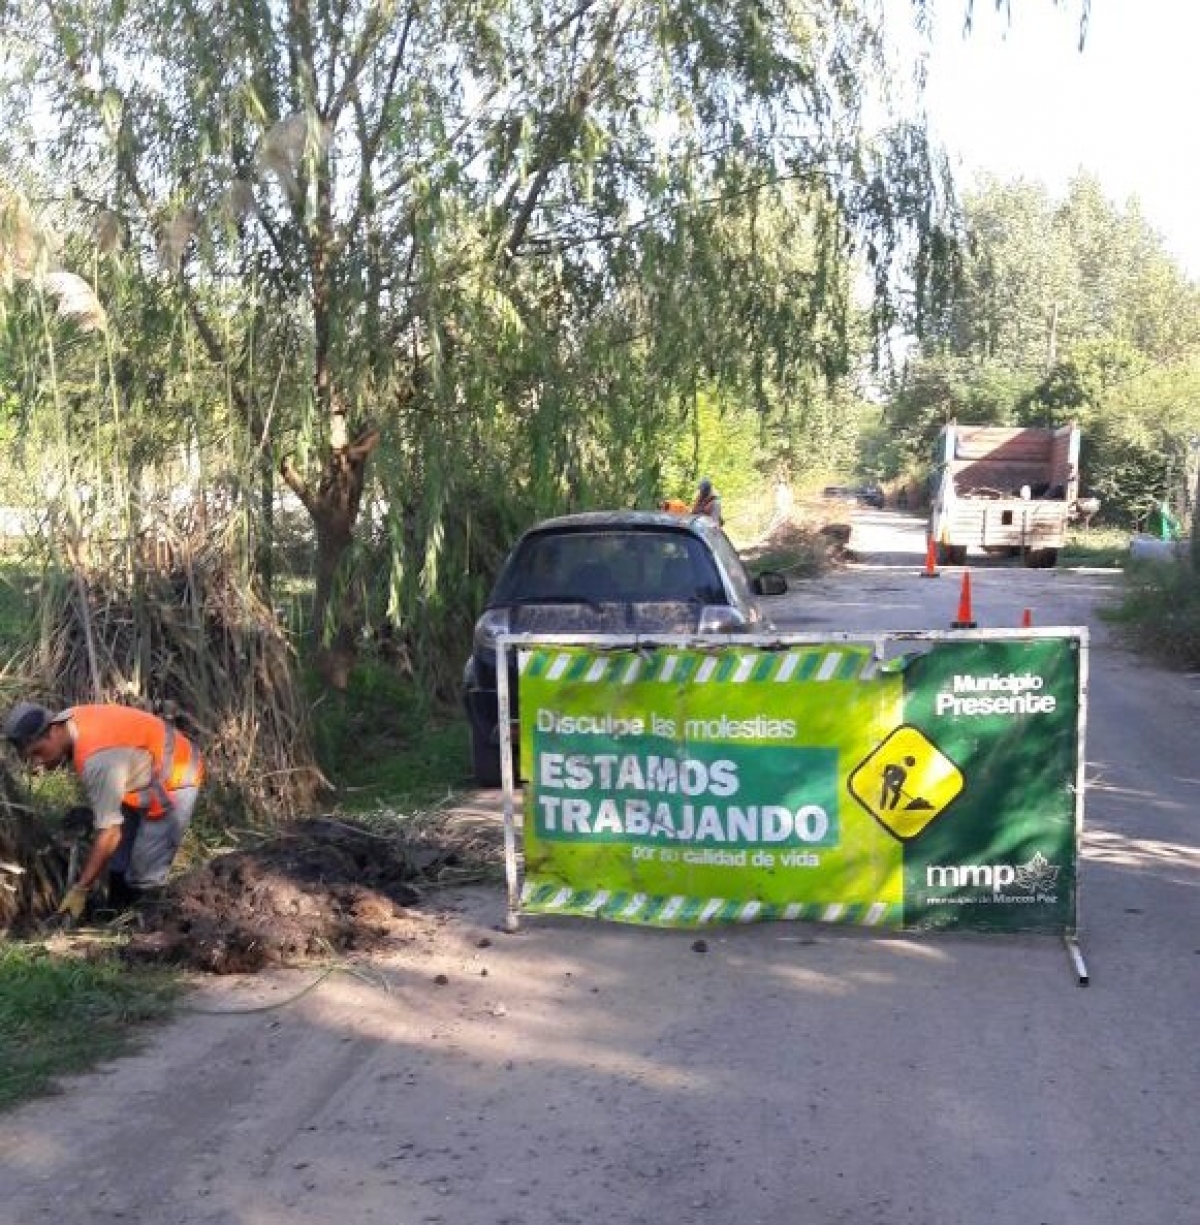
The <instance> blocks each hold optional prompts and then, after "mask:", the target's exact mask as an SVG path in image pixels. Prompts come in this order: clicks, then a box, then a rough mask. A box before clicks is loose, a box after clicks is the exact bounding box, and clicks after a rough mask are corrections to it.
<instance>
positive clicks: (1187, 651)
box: [1106, 562, 1200, 669]
mask: <svg viewBox="0 0 1200 1225" xmlns="http://www.w3.org/2000/svg"><path fill="white" fill-rule="evenodd" d="M1106 619H1107V620H1109V621H1110V622H1112V623H1114V624H1116V625H1118V626H1120V628H1121V630H1122V632H1123V633H1124V635H1125V637H1126V638H1127V639H1128V640H1129V641H1130V643H1131V644H1132V645H1133V646H1134V647H1135V648H1137V649H1138V650H1141V651H1144V652H1145V653H1146V654H1147V655H1152V656H1153V657H1154V658H1156V659H1159V660H1162V662H1163V663H1166V664H1169V665H1170V666H1172V667H1177V668H1187V669H1200V572H1198V571H1197V570H1195V569H1194V568H1193V567H1192V565H1191V564H1190V563H1188V562H1178V563H1173V562H1139V563H1134V564H1131V565H1129V566H1127V567H1126V591H1125V598H1124V599H1123V600H1122V601H1121V603H1120V604H1119V605H1118V606H1117V607H1116V608H1115V609H1113V610H1110V611H1109V612H1108V613H1107V614H1106Z"/></svg>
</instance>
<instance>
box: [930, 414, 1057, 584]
mask: <svg viewBox="0 0 1200 1225" xmlns="http://www.w3.org/2000/svg"><path fill="white" fill-rule="evenodd" d="M1078 496H1079V428H1078V426H1075V425H1064V426H1060V427H1058V428H1038V427H1034V426H1024V427H1013V428H1009V427H1000V426H981V425H959V424H958V423H957V422H955V421H951V422H950V423H949V424H947V425H945V426H943V427H942V430H941V432H940V433H939V435H938V441H937V450H936V456H935V464H934V471H933V474H932V480H931V506H930V516H929V535H930V538H931V539H932V540H933V542H934V545H935V547H936V551H937V557H938V560H939V561H940V562H942V563H943V564H945V565H962V564H963V563H964V562H965V561H966V558H967V550H968V549H969V548H972V547H974V548H980V549H983V550H985V551H986V552H988V553H1003V554H1008V555H1010V556H1014V557H1016V556H1019V557H1021V558H1022V560H1023V561H1024V563H1025V565H1027V566H1053V565H1055V564H1056V563H1057V561H1058V554H1059V550H1060V549H1061V548H1062V547H1063V545H1064V544H1065V542H1066V534H1067V524H1068V522H1069V521H1070V519H1071V518H1072V517H1073V516H1074V514H1075V510H1074V507H1075V503H1076V501H1077V499H1078Z"/></svg>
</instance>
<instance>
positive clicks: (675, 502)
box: [662, 498, 690, 515]
mask: <svg viewBox="0 0 1200 1225" xmlns="http://www.w3.org/2000/svg"><path fill="white" fill-rule="evenodd" d="M662 508H663V510H665V511H670V513H671V514H673V515H686V514H687V513H688V511H689V509H690V507H689V506H688V504H687V503H686V502H685V501H684V500H683V499H682V498H667V500H666V501H665V502H663V504H662Z"/></svg>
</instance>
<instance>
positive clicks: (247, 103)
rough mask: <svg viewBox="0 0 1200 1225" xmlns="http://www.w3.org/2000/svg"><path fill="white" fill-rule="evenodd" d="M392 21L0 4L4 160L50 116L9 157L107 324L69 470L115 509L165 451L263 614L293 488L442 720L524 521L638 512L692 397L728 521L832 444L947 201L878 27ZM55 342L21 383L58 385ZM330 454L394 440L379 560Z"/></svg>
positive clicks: (580, 9)
mask: <svg viewBox="0 0 1200 1225" xmlns="http://www.w3.org/2000/svg"><path fill="white" fill-rule="evenodd" d="M378 14H379V9H378V7H377V6H376V5H374V4H372V3H367V2H366V0H352V2H351V3H348V4H344V5H340V6H336V7H335V8H332V9H331V8H329V7H328V6H302V7H301V8H299V9H297V10H296V11H295V12H294V13H293V14H292V16H291V18H290V19H289V20H288V21H287V22H283V21H280V20H278V13H277V6H276V5H274V4H271V3H268V0H253V2H251V3H247V4H239V5H235V6H217V7H216V8H215V9H214V8H213V6H212V5H210V4H207V3H204V4H201V3H198V2H196V0H185V2H183V3H176V2H174V0H173V2H172V3H170V4H164V3H161V0H137V2H136V3H129V4H122V5H116V6H103V5H102V6H85V7H83V8H78V7H76V6H72V5H67V6H65V7H58V8H56V9H55V11H54V13H53V14H52V15H51V14H48V13H47V11H46V9H45V6H43V5H39V4H34V3H28V4H23V3H17V4H13V5H9V6H7V7H6V9H5V17H4V19H5V21H6V29H7V30H11V31H12V33H13V35H14V38H13V42H12V52H13V53H12V57H11V59H10V60H9V61H8V66H9V67H10V68H11V70H12V75H13V80H12V81H11V82H8V83H9V84H11V85H12V88H11V89H10V90H8V91H7V92H5V91H0V119H3V120H4V123H0V131H3V132H4V133H5V135H4V136H3V137H2V138H0V139H3V141H4V148H5V151H7V152H9V153H11V154H12V164H13V166H14V167H16V166H18V165H19V164H20V163H21V161H22V158H21V154H22V150H23V148H24V146H23V145H22V143H21V137H22V136H23V135H30V134H32V133H33V131H34V124H33V116H34V114H35V113H36V111H37V109H38V107H52V108H53V109H54V112H55V114H56V115H57V116H58V117H59V119H60V123H59V126H58V127H57V129H56V131H55V134H54V140H53V142H52V146H51V144H49V143H47V142H48V138H47V137H46V136H45V135H44V134H43V135H42V137H41V139H40V142H39V143H38V144H37V145H36V146H34V147H35V148H37V149H38V151H39V154H41V153H44V155H45V156H46V157H47V158H52V159H53V160H54V164H53V168H52V174H53V176H54V177H55V178H56V179H58V180H60V181H61V180H62V179H64V178H65V179H67V180H69V181H70V182H71V183H72V184H73V186H74V187H75V188H76V189H77V190H76V191H75V192H74V193H73V194H72V199H73V205H72V206H71V207H70V208H69V209H64V210H62V216H61V221H62V222H63V223H64V229H66V230H67V231H68V232H70V233H73V234H74V235H75V236H76V237H75V242H74V246H73V247H72V248H71V249H72V250H73V252H74V254H73V257H72V258H73V259H74V260H75V264H76V266H77V267H78V268H79V269H80V270H81V271H84V270H85V271H86V272H87V274H88V276H89V278H90V280H91V281H92V283H93V284H94V285H95V286H96V288H97V290H98V291H99V293H100V296H101V298H102V300H103V301H104V304H105V306H106V308H107V310H108V314H109V320H110V323H109V328H108V331H107V332H106V334H105V336H104V337H103V339H102V340H101V339H100V338H93V339H92V340H91V341H88V342H86V343H85V344H83V345H81V346H79V347H78V349H77V353H78V361H77V362H72V363H70V364H69V365H70V369H69V370H68V369H66V368H64V367H63V363H61V362H59V363H58V373H57V375H56V379H55V380H50V379H45V378H41V377H40V376H39V377H38V378H35V380H34V382H36V383H38V385H39V386H42V387H44V388H45V387H49V386H50V385H51V383H52V382H55V385H56V388H57V389H56V390H55V392H54V395H53V397H46V398H42V399H39V400H38V401H37V405H36V407H38V409H39V411H42V412H45V413H46V414H47V416H46V420H47V426H46V436H53V437H54V438H55V439H56V440H57V441H56V443H55V446H56V448H57V452H56V455H55V458H54V466H55V467H56V469H57V471H58V472H59V473H60V474H62V475H68V474H69V475H68V483H69V484H72V485H74V484H83V483H85V480H86V483H87V484H89V485H90V486H92V487H93V488H97V489H101V488H102V489H104V490H106V491H109V490H110V489H111V491H112V492H114V493H119V494H120V493H123V494H125V495H127V496H128V495H130V494H131V493H136V491H137V488H138V480H137V479H135V478H136V477H137V476H138V474H140V472H141V464H142V462H143V461H144V460H146V459H147V458H152V459H154V460H155V461H156V462H159V463H160V464H161V465H162V472H163V473H169V469H168V468H167V464H168V461H170V460H172V459H173V458H174V459H175V461H176V462H177V463H178V462H179V459H178V457H179V452H180V451H182V450H183V449H184V448H186V449H187V454H188V457H189V463H190V468H189V470H188V472H187V483H188V484H190V485H194V483H195V482H196V480H197V475H198V479H199V481H200V482H202V483H203V484H205V485H207V486H209V487H211V486H212V485H213V484H214V483H216V482H218V481H219V482H220V483H221V487H222V489H223V490H224V491H226V492H227V494H228V497H229V498H230V499H231V500H233V501H234V502H235V503H237V504H238V505H240V506H241V507H243V508H244V510H245V522H246V526H245V539H244V541H243V545H244V552H245V554H246V555H247V556H249V555H253V556H255V557H256V558H257V563H258V568H259V577H260V579H261V580H262V581H263V582H264V583H267V582H269V580H270V576H271V569H270V566H271V561H272V560H273V553H272V547H273V543H274V527H273V520H272V514H273V513H274V509H273V508H274V507H275V501H274V497H273V494H274V489H273V484H274V480H275V477H274V473H275V471H276V470H277V465H278V461H279V460H280V459H281V458H282V457H283V456H285V455H291V456H293V457H294V459H295V465H294V467H292V468H291V469H289V472H290V474H291V475H289V476H288V482H289V484H291V485H292V486H293V487H294V488H296V489H298V490H299V491H301V492H302V493H303V494H304V495H305V505H306V506H307V508H308V510H309V513H311V515H312V518H313V523H314V528H315V534H316V537H317V541H316V544H317V546H318V557H319V558H321V559H322V560H324V561H326V562H329V563H331V567H332V569H333V570H335V571H336V584H337V587H338V591H339V592H340V593H344V594H349V593H351V592H353V593H355V594H359V593H362V592H363V589H364V588H367V589H368V590H367V591H366V592H365V594H366V596H367V599H366V600H365V602H363V601H360V602H359V603H360V605H361V606H365V607H367V608H370V607H371V606H372V603H374V604H375V605H376V607H377V606H378V604H379V602H380V601H382V602H383V603H384V606H385V607H386V610H387V615H388V617H389V618H390V619H391V621H392V622H393V624H394V626H395V628H396V631H397V633H398V635H399V636H400V637H401V639H402V640H403V644H404V647H405V651H406V655H407V660H408V666H409V667H410V668H411V669H412V672H413V674H414V675H420V676H425V675H426V674H427V673H428V672H429V671H430V670H432V671H433V673H434V674H435V675H434V680H435V682H436V684H437V687H438V688H439V689H444V688H445V681H446V677H445V675H444V674H445V672H446V670H447V668H448V662H447V661H448V660H450V659H451V658H453V656H454V655H455V654H456V649H455V643H456V642H457V640H458V638H459V636H460V633H461V628H462V626H461V623H460V620H459V618H460V616H461V617H462V619H463V620H467V621H469V614H470V611H471V610H473V607H474V605H475V604H476V603H477V601H478V598H479V592H480V590H481V589H482V588H483V587H485V586H486V583H487V582H488V581H489V580H490V577H491V576H490V574H488V573H487V572H486V567H488V566H489V565H490V564H491V562H492V560H493V558H494V556H495V554H496V553H497V552H498V551H499V546H500V543H501V542H504V543H507V542H508V541H509V540H510V539H511V538H512V536H513V535H514V534H515V530H516V529H517V528H519V527H520V526H523V525H524V524H525V523H527V522H529V521H530V520H531V519H533V518H536V517H538V516H540V515H542V514H544V513H547V512H549V511H557V510H562V509H571V508H575V507H578V506H595V505H614V504H616V505H627V504H630V503H638V504H649V502H650V501H651V500H653V499H654V498H655V497H656V496H657V495H659V494H660V492H661V485H662V479H663V473H662V472H661V471H660V463H659V461H660V459H661V458H662V457H663V456H666V455H674V454H676V453H677V451H678V450H679V448H680V445H681V442H682V440H686V439H689V438H694V437H695V431H694V429H693V426H694V419H693V417H694V414H693V413H692V406H695V405H697V404H700V403H702V401H703V397H705V396H711V397H713V398H714V399H715V401H716V402H718V403H719V404H720V406H721V408H720V414H721V417H722V421H723V422H729V423H731V424H737V426H738V427H739V428H738V430H736V431H735V433H737V435H738V438H739V448H740V449H739V451H738V453H737V454H734V455H732V456H731V459H730V463H729V465H728V469H727V471H726V472H724V473H722V472H721V471H719V470H718V460H720V459H721V458H722V457H716V456H714V457H713V461H712V462H710V463H705V464H704V465H703V466H704V467H706V468H712V469H713V471H712V475H713V477H714V479H717V480H719V481H721V482H723V483H724V485H725V486H726V487H727V488H728V489H729V490H731V491H732V493H733V494H734V495H735V496H736V495H737V494H738V491H739V490H740V489H741V488H742V487H743V486H744V487H745V488H747V489H748V488H750V487H751V486H752V484H753V482H754V480H756V479H757V476H755V475H752V473H754V470H755V469H756V468H762V467H763V466H764V465H765V464H766V463H767V461H768V460H769V461H770V462H771V463H773V464H777V465H778V466H779V467H781V468H782V469H784V470H786V471H788V472H790V473H793V474H794V473H796V472H797V471H798V470H799V469H800V467H801V466H802V464H803V461H804V457H805V455H806V454H807V452H808V449H809V448H811V447H813V446H814V445H816V446H821V447H825V446H826V445H827V444H833V445H835V446H840V445H842V444H843V443H844V442H845V440H846V439H847V438H848V437H849V436H850V434H849V432H848V431H847V430H846V429H845V428H843V424H842V421H841V412H840V409H841V407H843V406H844V405H845V404H846V402H847V400H848V398H849V393H848V392H847V391H846V387H845V383H844V380H845V379H846V378H847V377H848V374H849V372H850V371H852V370H853V369H854V368H855V367H856V365H857V364H858V361H859V358H860V356H861V354H862V351H863V349H864V348H865V347H866V345H867V343H868V339H869V338H868V337H867V335H866V334H865V325H866V324H867V323H872V324H873V325H874V327H875V329H876V334H882V333H883V331H884V330H885V329H887V328H888V327H890V326H892V325H894V324H897V323H912V322H913V321H914V320H915V319H916V317H917V316H919V315H922V314H924V313H925V312H926V311H927V310H928V309H929V308H930V307H931V306H932V305H933V304H934V303H935V301H936V293H935V292H934V290H935V288H936V286H937V285H938V283H939V276H940V271H941V267H942V264H943V263H944V262H945V260H946V259H947V258H948V255H947V253H948V251H949V245H948V243H947V241H946V237H947V236H946V226H947V225H948V221H947V210H946V208H945V200H946V196H945V193H944V190H943V188H942V185H941V177H942V170H941V167H940V165H939V163H938V159H937V158H936V156H935V155H934V154H933V152H932V151H931V150H930V149H929V148H928V146H927V144H926V142H925V139H924V134H923V132H922V131H921V130H920V129H919V128H915V127H913V126H911V125H907V124H905V123H903V122H897V123H895V124H894V125H893V126H891V127H890V128H882V129H880V128H879V127H878V125H877V123H876V120H877V118H878V116H879V115H880V114H882V113H884V109H883V106H882V105H881V106H879V107H876V106H871V105H866V104H865V102H866V99H865V97H864V95H866V94H872V95H874V94H875V92H876V91H878V93H879V95H880V99H879V100H880V101H881V103H883V102H884V99H883V95H884V93H885V92H886V85H887V70H886V66H885V64H884V61H883V57H882V49H881V44H880V29H879V18H880V14H879V13H878V11H877V10H876V9H874V8H873V7H872V6H867V7H865V8H859V7H856V6H847V5H844V4H842V3H840V2H839V0H820V2H819V3H817V4H811V3H801V2H800V0H780V3H777V4H771V5H765V6H757V7H755V8H754V11H753V13H752V14H751V15H749V16H747V15H745V14H742V15H740V16H735V17H733V18H731V17H730V9H729V6H728V5H727V4H726V3H724V2H720V3H718V2H717V0H686V3H683V4H678V5H673V6H668V7H667V8H664V7H662V6H655V5H628V4H616V3H611V2H609V0H603V2H601V3H597V4H589V5H582V6H580V5H575V4H570V3H564V2H561V0H536V2H534V3H528V4H520V5H514V4H509V3H505V2H501V0H489V2H487V3H484V4H482V5H475V6H466V7H464V6H462V5H459V4H454V3H449V2H445V0H435V2H434V3H431V4H427V5H420V6H417V7H414V8H412V9H411V11H409V12H408V13H407V14H406V19H405V20H404V21H394V22H393V21H390V20H379V19H378ZM51 17H53V20H51ZM18 34H19V37H18ZM146 82H153V87H152V88H151V87H149V86H148V85H147V84H146ZM871 100H872V101H875V99H874V98H872V99H871ZM868 115H870V116H871V119H870V124H868V121H867V118H866V117H867V116H868ZM22 168H23V167H22ZM47 169H49V168H47ZM45 177H48V176H44V177H43V181H44V178H45ZM28 181H29V182H31V183H36V182H37V181H38V176H37V175H36V174H33V173H31V174H30V175H29V178H28ZM33 194H34V195H35V196H38V195H39V193H37V192H34V193H33ZM47 196H48V193H47ZM47 196H39V198H40V199H45V198H47ZM89 233H91V234H94V235H95V238H94V240H89V239H87V238H86V237H85V236H86V235H87V234H89ZM89 241H90V242H91V249H90V259H87V260H85V258H84V254H85V251H86V250H87V244H88V242H89ZM862 263H865V264H866V265H867V267H868V271H869V272H870V273H871V274H872V276H873V278H874V284H875V286H876V289H877V293H876V296H875V301H874V304H873V307H872V309H871V311H870V312H869V314H868V315H867V316H866V317H865V319H860V318H859V317H858V316H857V315H856V313H855V312H854V310H853V309H852V306H851V302H852V295H851V287H852V285H853V284H854V278H855V276H856V275H857V273H858V270H859V267H860V265H861V264H862ZM901 272H904V273H906V274H909V275H910V276H911V278H915V281H916V286H915V292H913V293H910V292H909V287H908V286H906V285H904V284H903V282H904V279H905V278H904V277H903V276H901V275H899V274H900V273H901ZM43 331H44V329H43ZM64 343H65V337H64V336H63V335H60V334H58V333H55V334H53V335H51V334H45V335H41V334H38V335H35V334H34V332H33V331H32V330H31V331H30V332H29V333H28V334H27V335H26V336H25V337H24V338H23V339H22V340H21V341H20V343H19V344H18V345H17V346H16V350H19V351H20V353H21V354H22V355H25V354H27V353H29V352H33V351H35V350H36V353H37V355H38V358H37V363H32V362H29V363H27V368H29V369H33V367H34V365H35V364H36V365H38V368H39V369H40V371H41V372H42V373H43V374H45V373H46V372H47V371H48V370H49V368H50V363H51V360H52V359H53V358H54V357H55V356H56V355H57V354H59V353H60V351H61V346H62V345H63V344H64ZM39 346H40V347H39ZM68 376H69V377H68ZM68 381H69V382H70V383H71V388H70V389H68V388H67V386H66V383H67V382H68ZM830 388H832V389H833V390H832V392H827V389H830ZM51 404H52V405H53V411H50V409H49V407H48V406H49V405H51ZM342 407H344V408H345V415H344V416H343V414H342V413H341V408H342ZM755 419H757V420H756V425H755V427H754V429H752V428H751V425H750V423H751V421H753V420H755ZM743 424H744V425H745V431H744V436H743V431H742V429H741V427H742V425H743ZM343 425H344V426H345V427H346V431H347V433H348V435H349V437H350V438H351V439H353V438H355V437H358V436H359V433H360V431H362V430H364V429H365V428H366V427H367V426H368V425H370V426H375V427H378V428H379V430H380V431H381V442H380V444H379V449H378V451H377V452H376V453H375V454H374V455H373V456H372V459H371V463H370V472H369V474H368V483H367V488H366V491H365V498H364V505H365V506H366V507H367V508H368V510H369V511H370V512H371V517H370V530H369V531H363V530H362V528H361V525H359V524H356V522H355V517H356V512H357V491H350V493H349V496H343V495H344V494H345V493H346V491H345V490H344V489H343V488H342V487H340V486H339V485H338V481H337V479H336V478H337V475H338V473H339V472H342V471H344V468H340V467H339V464H342V463H343V461H344V460H345V453H344V451H343V452H342V453H341V454H340V455H338V456H337V457H336V461H335V460H334V458H333V457H332V455H331V448H334V449H336V448H338V447H339V446H342V445H343V444H344V441H345V440H344V439H341V438H340V433H339V431H340V430H341V429H342V427H343ZM755 429H756V430H757V432H758V434H759V435H760V438H759V440H758V441H756V442H753V443H752V442H751V435H752V434H753V433H754V432H755ZM706 432H707V431H706V430H701V434H702V435H704V434H705V433H706ZM683 445H684V446H685V447H686V443H683ZM34 449H35V452H36V453H41V451H42V450H44V448H43V447H42V446H41V442H40V437H39V441H38V442H37V443H35V444H34ZM701 463H702V457H699V456H697V455H696V454H695V453H694V452H693V456H692V462H691V465H690V475H692V476H694V475H696V474H697V473H698V472H699V470H700V466H701ZM682 478H683V472H682V470H681V472H680V479H681V480H682ZM160 479H163V478H162V477H161V476H160ZM166 479H168V480H171V479H172V476H170V475H168V476H167V477H166ZM671 479H674V474H672V475H671ZM130 518H131V519H132V518H133V516H132V514H131V515H130ZM346 520H348V522H346ZM364 566H365V567H369V569H368V570H366V571H364V570H363V567H364ZM321 576H322V577H323V576H324V571H322V572H321ZM376 579H378V585H376V582H375V580H376ZM379 588H382V589H383V590H382V591H380V590H379ZM320 590H321V591H324V583H323V584H322V586H321V588H320ZM354 606H355V601H354V600H347V601H346V603H345V604H344V605H340V606H339V607H338V610H337V611H338V613H339V615H343V616H350V615H351V614H352V613H353V611H354ZM463 610H465V615H463ZM315 620H316V618H314V621H315ZM448 620H449V621H450V622H452V624H451V626H450V629H449V631H447V629H446V628H444V627H445V626H446V624H447V621H448ZM315 628H317V629H323V628H324V626H316V627H315ZM342 628H343V629H349V628H352V629H354V630H355V632H357V630H358V629H359V628H360V627H359V626H357V625H354V626H352V627H348V626H343V627H342Z"/></svg>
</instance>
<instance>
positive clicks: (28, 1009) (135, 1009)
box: [0, 943, 179, 1109]
mask: <svg viewBox="0 0 1200 1225" xmlns="http://www.w3.org/2000/svg"><path fill="white" fill-rule="evenodd" d="M178 992H179V982H178V980H177V979H176V978H175V977H173V976H172V975H170V974H166V973H163V972H162V971H149V970H145V969H138V968H134V967H130V966H127V965H124V964H122V963H121V962H120V961H119V960H118V959H117V958H115V957H98V958H88V959H87V960H82V959H74V958H70V959H68V958H63V957H60V956H55V955H54V954H52V953H50V952H49V951H48V950H47V949H45V948H44V947H42V946H39V945H33V944H15V943H0V1109H3V1108H6V1107H9V1106H12V1105H14V1104H15V1103H17V1102H19V1101H22V1100H23V1099H25V1098H28V1097H30V1096H32V1095H34V1094H37V1093H45V1092H47V1091H49V1090H51V1089H52V1088H53V1084H54V1080H55V1078H56V1077H59V1076H64V1075H67V1074H69V1073H72V1072H80V1071H84V1070H86V1069H88V1068H91V1067H93V1066H95V1065H96V1064H97V1063H99V1062H101V1061H103V1060H105V1059H110V1058H112V1057H113V1056H114V1055H117V1054H119V1053H121V1052H123V1051H125V1050H127V1049H129V1048H130V1046H131V1045H133V1044H134V1042H135V1041H136V1037H137V1031H136V1028H135V1027H136V1026H138V1025H141V1024H144V1023H145V1022H148V1021H154V1020H160V1019H162V1018H164V1017H166V1016H168V1015H169V1014H170V1012H171V1008H172V1004H173V1002H174V1000H175V999H176V997H177V995H178Z"/></svg>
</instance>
